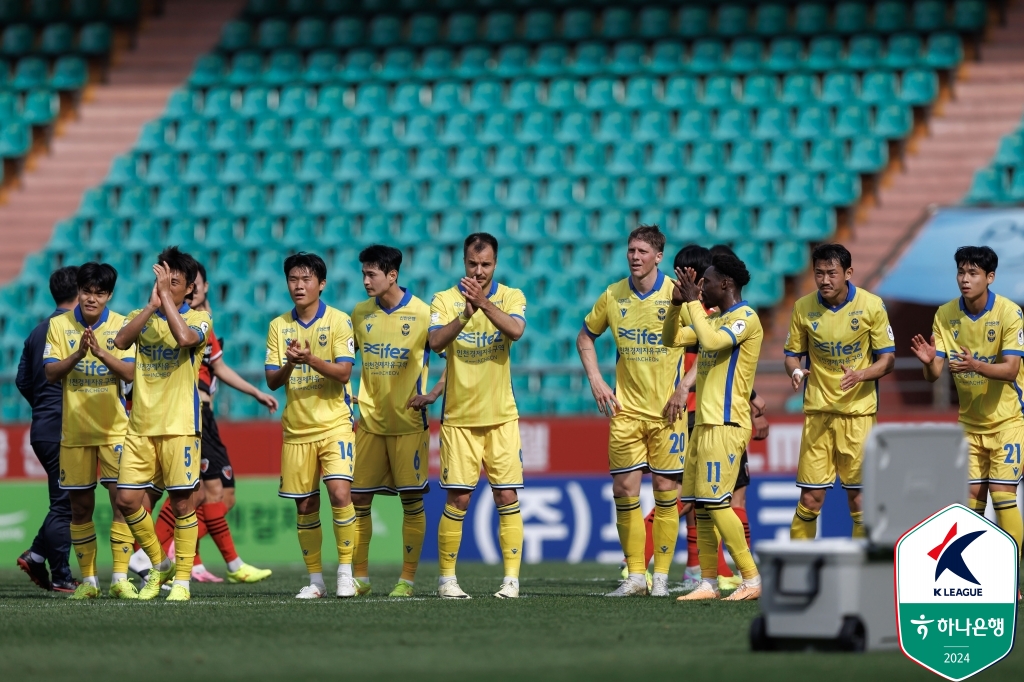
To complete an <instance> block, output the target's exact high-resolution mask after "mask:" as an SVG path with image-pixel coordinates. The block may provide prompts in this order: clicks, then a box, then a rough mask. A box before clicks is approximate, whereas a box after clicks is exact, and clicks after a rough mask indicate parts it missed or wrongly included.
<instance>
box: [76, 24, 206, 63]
mask: <svg viewBox="0 0 1024 682" xmlns="http://www.w3.org/2000/svg"><path fill="white" fill-rule="evenodd" d="M113 44H114V34H113V31H111V29H110V25H109V24H107V23H105V22H96V23H92V24H86V25H85V26H83V27H82V29H81V30H80V31H79V32H78V51H79V52H81V53H82V54H83V55H85V56H87V57H102V56H105V55H107V54H109V53H110V50H111V48H112V47H113ZM211 64H212V62H211ZM221 65H222V67H223V62H221ZM219 73H220V72H219V71H218V76H219ZM193 75H195V74H193Z"/></svg>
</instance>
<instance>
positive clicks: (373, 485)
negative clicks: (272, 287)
mask: <svg viewBox="0 0 1024 682" xmlns="http://www.w3.org/2000/svg"><path fill="white" fill-rule="evenodd" d="M359 262H360V263H362V266H363V287H364V288H365V289H366V293H367V295H368V296H370V298H368V299H367V300H365V301H363V302H362V303H359V304H358V305H357V306H356V307H355V310H353V311H352V326H353V333H354V336H355V342H356V350H357V351H358V352H359V353H360V354H361V356H362V370H363V371H362V373H361V374H360V376H359V427H358V428H357V429H356V452H357V453H358V454H359V457H358V458H357V461H356V466H355V475H354V477H353V481H352V503H353V504H354V505H355V510H356V548H355V558H354V567H353V570H354V572H355V579H356V590H357V592H358V593H359V594H361V595H362V594H369V593H370V578H369V551H370V537H371V536H372V535H373V521H372V520H371V516H370V506H371V504H373V496H374V494H382V495H394V494H396V493H397V494H398V495H401V498H402V512H403V516H402V547H403V550H404V551H403V553H402V576H401V578H399V580H398V583H397V584H396V585H395V589H394V590H392V591H391V594H389V595H388V596H389V597H411V596H412V595H413V583H414V581H415V579H416V568H417V567H418V566H419V561H420V551H421V550H422V548H423V537H424V535H425V534H426V532H427V517H426V514H425V512H424V509H423V495H424V494H426V493H427V492H428V491H429V490H430V486H429V484H428V482H427V460H428V453H429V452H430V431H429V430H428V428H427V410H426V407H427V405H432V404H433V403H434V402H435V401H436V400H437V398H438V396H439V395H441V392H442V391H443V390H444V378H443V377H442V379H441V381H438V382H437V384H436V385H435V386H434V388H433V389H432V390H431V391H430V392H429V393H426V394H424V392H423V391H424V388H425V387H426V383H427V369H428V367H429V364H430V345H429V344H428V343H427V335H428V332H427V327H428V326H429V324H430V307H429V306H427V304H426V303H424V302H423V301H421V300H420V299H418V298H416V297H415V296H413V295H412V293H411V292H409V291H407V290H406V289H404V288H402V287H400V286H398V271H399V269H400V268H401V266H402V252H401V251H399V250H398V249H396V248H394V247H392V246H383V245H380V244H375V245H373V246H370V247H369V248H366V249H363V251H362V252H361V253H360V254H359Z"/></svg>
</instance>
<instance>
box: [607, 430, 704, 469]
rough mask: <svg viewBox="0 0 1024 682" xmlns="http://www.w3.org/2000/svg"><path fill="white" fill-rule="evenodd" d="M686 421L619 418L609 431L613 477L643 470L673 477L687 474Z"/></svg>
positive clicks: (609, 460)
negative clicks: (684, 465) (671, 421)
mask: <svg viewBox="0 0 1024 682" xmlns="http://www.w3.org/2000/svg"><path fill="white" fill-rule="evenodd" d="M685 454H686V419H678V420H676V422H675V423H673V424H670V423H669V422H668V421H646V420H643V419H634V418H633V417H624V416H622V415H618V416H616V417H614V418H613V419H612V420H611V424H610V426H609V430H608V471H609V473H611V474H612V475H615V474H622V473H625V472H627V471H635V470H637V469H643V470H645V471H651V472H653V473H656V474H664V475H666V476H671V475H673V474H675V475H678V474H681V473H683V458H684V456H685Z"/></svg>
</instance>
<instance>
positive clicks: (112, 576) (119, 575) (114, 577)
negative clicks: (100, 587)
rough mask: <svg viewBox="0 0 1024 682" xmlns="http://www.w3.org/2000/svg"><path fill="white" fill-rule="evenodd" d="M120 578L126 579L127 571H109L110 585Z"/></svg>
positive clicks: (117, 581)
mask: <svg viewBox="0 0 1024 682" xmlns="http://www.w3.org/2000/svg"><path fill="white" fill-rule="evenodd" d="M122 580H128V574H127V573H111V574H110V584H111V585H114V584H115V583H119V582H121V581H122Z"/></svg>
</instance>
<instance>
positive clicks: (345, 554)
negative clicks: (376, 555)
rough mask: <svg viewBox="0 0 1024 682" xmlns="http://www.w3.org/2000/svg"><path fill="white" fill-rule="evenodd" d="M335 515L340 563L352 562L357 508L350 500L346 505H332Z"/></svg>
mask: <svg viewBox="0 0 1024 682" xmlns="http://www.w3.org/2000/svg"><path fill="white" fill-rule="evenodd" d="M331 515H332V516H333V517H334V541H335V543H337V545H338V563H339V564H343V565H344V564H351V563H352V552H353V550H354V549H355V544H356V508H355V506H354V505H353V504H352V503H351V502H349V503H348V505H346V506H344V507H331Z"/></svg>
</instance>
